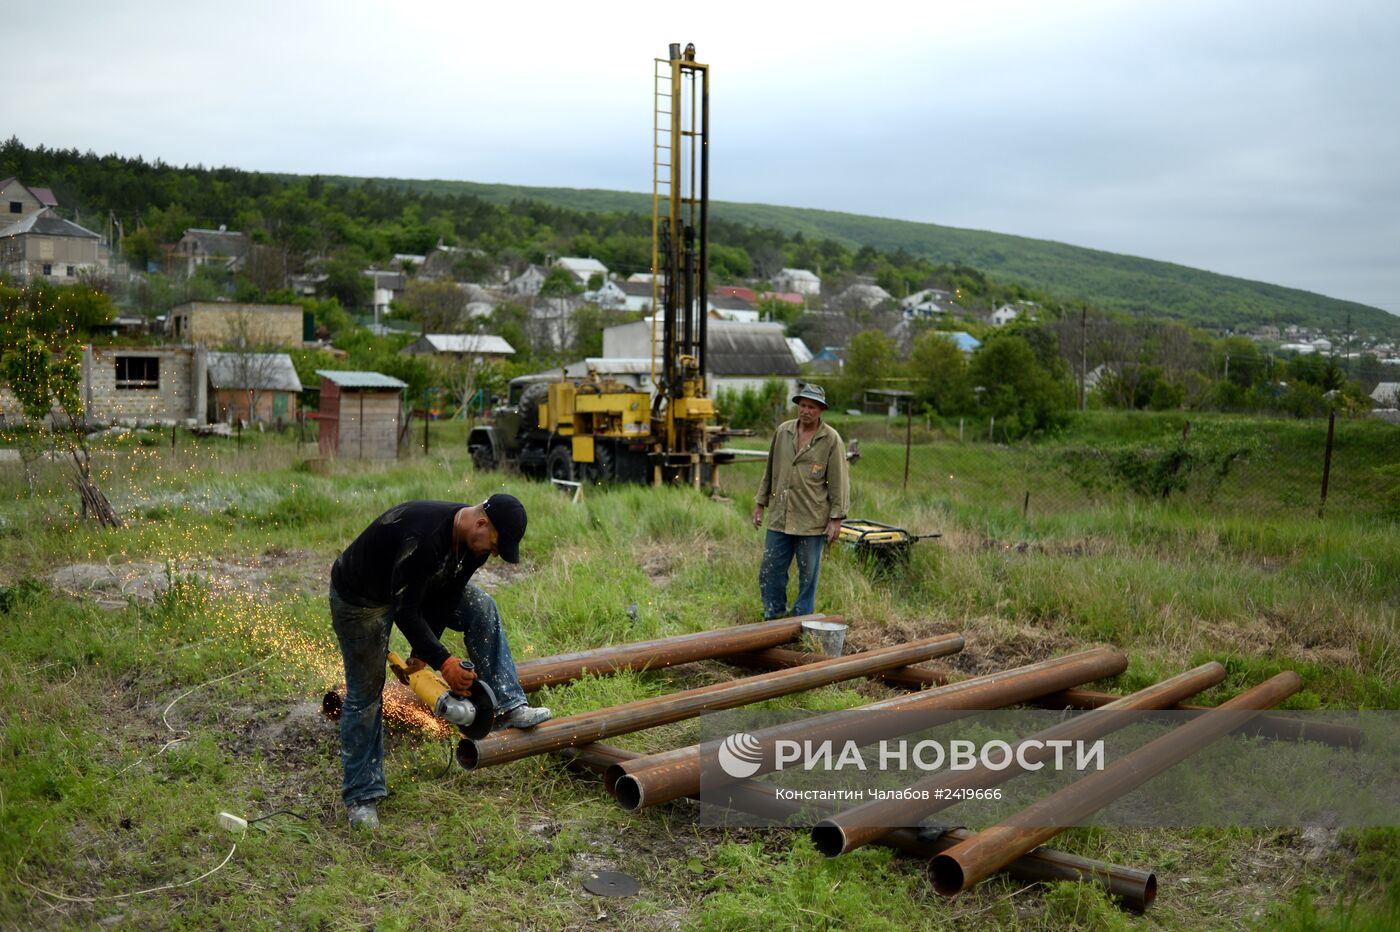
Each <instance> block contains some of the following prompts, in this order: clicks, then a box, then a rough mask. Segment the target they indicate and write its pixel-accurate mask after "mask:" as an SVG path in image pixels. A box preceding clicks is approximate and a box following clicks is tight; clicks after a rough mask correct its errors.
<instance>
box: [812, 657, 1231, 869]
mask: <svg viewBox="0 0 1400 932" xmlns="http://www.w3.org/2000/svg"><path fill="white" fill-rule="evenodd" d="M1223 679H1225V668H1224V667H1223V666H1221V665H1220V664H1218V663H1206V664H1202V665H1201V666H1199V667H1196V668H1195V669H1194V670H1188V671H1186V672H1185V673H1181V674H1179V675H1177V676H1174V677H1172V678H1171V679H1168V680H1163V681H1162V682H1160V683H1157V684H1156V685H1154V686H1149V687H1147V688H1146V689H1142V690H1139V691H1137V692H1135V693H1133V694H1132V695H1130V696H1124V697H1122V698H1120V699H1117V700H1115V701H1113V702H1111V703H1109V704H1108V705H1106V706H1104V707H1103V708H1101V709H1098V710H1096V711H1093V712H1087V713H1085V714H1084V715H1078V716H1075V717H1074V718H1072V719H1069V720H1068V721H1064V722H1061V723H1059V724H1057V725H1054V726H1052V727H1050V728H1046V729H1043V730H1041V731H1039V732H1036V733H1035V734H1033V735H1031V736H1030V737H1028V738H1025V739H1023V740H1022V741H1020V742H1017V743H1016V745H1015V746H1014V747H1013V753H1012V757H1013V760H1014V763H1013V764H1012V765H1011V766H1009V767H1006V768H1004V769H1001V770H993V769H992V768H990V767H986V766H985V765H984V766H981V767H975V768H973V769H971V770H965V771H945V772H942V773H936V774H933V775H931V776H929V777H926V778H925V779H922V780H919V781H916V782H915V783H914V784H913V785H912V786H911V787H909V789H910V790H912V791H914V792H912V793H911V794H910V795H911V796H913V797H916V798H912V799H889V800H882V799H877V800H872V801H871V802H868V803H864V804H862V805H859V806H852V807H851V808H849V809H846V810H845V811H843V812H840V813H837V814H836V815H834V816H832V817H831V818H829V819H823V820H822V821H821V822H819V823H817V825H816V826H815V827H813V829H812V844H813V845H814V846H815V847H816V849H817V850H818V851H820V852H821V853H822V854H824V855H826V856H827V857H829V858H831V857H836V856H837V855H840V854H846V853H848V852H850V851H854V850H855V849H857V848H859V847H861V846H862V845H868V844H870V842H872V841H875V840H876V839H877V838H879V837H880V836H882V835H885V834H888V833H889V832H890V831H891V830H892V829H893V828H895V827H897V826H902V825H913V824H916V823H917V822H919V821H920V820H921V819H924V818H926V817H928V816H930V815H932V814H933V813H935V812H938V811H940V810H942V809H946V808H948V807H949V806H952V805H954V804H955V803H957V802H958V796H957V795H956V794H952V793H948V792H940V791H948V790H963V789H977V788H981V787H988V786H995V785H997V784H998V783H1005V782H1006V781H1007V780H1010V779H1011V778H1012V777H1016V776H1019V775H1020V774H1022V773H1024V772H1025V771H1024V769H1023V768H1022V767H1021V766H1020V762H1021V761H1022V760H1026V761H1028V762H1030V763H1032V764H1034V763H1037V762H1039V761H1044V760H1046V759H1048V758H1049V757H1050V756H1051V755H1052V754H1053V753H1054V751H1053V750H1051V749H1050V748H1049V747H1047V746H1046V744H1047V743H1048V742H1050V741H1084V740H1089V739H1091V738H1099V737H1102V736H1103V735H1106V734H1109V733H1110V732H1113V731H1116V730H1117V729H1119V728H1123V727H1125V726H1127V725H1129V724H1131V723H1132V722H1133V721H1136V720H1137V716H1135V715H1134V714H1132V713H1134V712H1136V711H1141V710H1149V709H1152V710H1155V709H1164V708H1167V707H1168V706H1170V705H1173V704H1174V703H1176V702H1178V701H1180V700H1182V699H1184V698H1186V697H1187V696H1191V695H1195V694H1196V693H1198V692H1200V691H1201V690H1203V689H1209V688H1210V687H1212V686H1214V685H1216V684H1217V683H1219V682H1220V681H1221V680H1223ZM1032 742H1040V748H1039V750H1038V751H1037V750H1031V749H1033V748H1035V747H1036V746H1035V744H1033V743H1032ZM1023 747H1025V748H1027V749H1028V750H1027V752H1026V753H1022V748H1023ZM1018 755H1020V756H1018Z"/></svg>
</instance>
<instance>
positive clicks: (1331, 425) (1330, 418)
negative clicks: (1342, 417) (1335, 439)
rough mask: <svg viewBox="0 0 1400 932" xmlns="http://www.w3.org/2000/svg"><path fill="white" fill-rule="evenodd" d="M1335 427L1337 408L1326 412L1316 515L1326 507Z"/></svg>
mask: <svg viewBox="0 0 1400 932" xmlns="http://www.w3.org/2000/svg"><path fill="white" fill-rule="evenodd" d="M1336 427H1337V409H1336V408H1333V409H1332V410H1331V411H1329V412H1327V451H1326V452H1325V453H1323V455H1322V500H1321V501H1320V502H1318V504H1317V516H1318V517H1319V518H1321V517H1322V512H1323V509H1325V508H1326V507H1327V480H1328V479H1330V478H1331V477H1332V433H1333V431H1334V430H1335V429H1336Z"/></svg>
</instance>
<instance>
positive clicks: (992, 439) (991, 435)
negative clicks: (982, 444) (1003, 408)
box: [987, 414, 997, 443]
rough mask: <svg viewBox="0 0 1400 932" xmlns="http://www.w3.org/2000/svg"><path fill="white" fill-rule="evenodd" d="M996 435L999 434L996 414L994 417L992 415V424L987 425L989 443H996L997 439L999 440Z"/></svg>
mask: <svg viewBox="0 0 1400 932" xmlns="http://www.w3.org/2000/svg"><path fill="white" fill-rule="evenodd" d="M996 433H997V416H996V415H995V414H993V415H992V422H991V423H990V424H988V425H987V442H988V443H996V439H997V438H996Z"/></svg>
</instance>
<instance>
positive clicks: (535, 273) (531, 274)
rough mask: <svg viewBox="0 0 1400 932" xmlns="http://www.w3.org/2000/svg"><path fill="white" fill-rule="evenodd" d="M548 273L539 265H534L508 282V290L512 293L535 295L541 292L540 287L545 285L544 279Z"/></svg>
mask: <svg viewBox="0 0 1400 932" xmlns="http://www.w3.org/2000/svg"><path fill="white" fill-rule="evenodd" d="M547 276H548V273H547V272H545V270H544V269H542V268H540V267H539V266H538V265H532V266H530V267H529V268H527V269H526V270H525V271H523V272H521V273H520V274H519V275H517V276H515V277H514V278H512V279H511V280H510V281H508V282H506V291H507V292H508V293H510V294H518V295H533V294H539V293H540V288H542V287H543V286H544V280H545V278H546V277H547Z"/></svg>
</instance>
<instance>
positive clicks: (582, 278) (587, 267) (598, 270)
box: [554, 256, 608, 285]
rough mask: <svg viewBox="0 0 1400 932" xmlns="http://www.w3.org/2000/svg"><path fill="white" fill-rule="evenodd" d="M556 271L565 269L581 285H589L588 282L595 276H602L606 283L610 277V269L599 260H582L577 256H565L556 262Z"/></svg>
mask: <svg viewBox="0 0 1400 932" xmlns="http://www.w3.org/2000/svg"><path fill="white" fill-rule="evenodd" d="M554 267H555V268H556V269H564V270H565V271H566V272H568V273H569V274H570V275H572V276H573V277H574V278H575V279H576V280H577V281H578V283H579V284H580V285H587V284H588V280H589V279H590V278H592V277H593V276H594V275H601V276H603V279H604V280H605V281H606V280H607V277H608V267H607V266H606V265H604V264H603V263H601V262H599V261H598V260H597V259H582V258H579V257H577V256H564V257H563V258H561V259H556V260H555V261H554Z"/></svg>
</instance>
